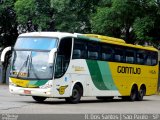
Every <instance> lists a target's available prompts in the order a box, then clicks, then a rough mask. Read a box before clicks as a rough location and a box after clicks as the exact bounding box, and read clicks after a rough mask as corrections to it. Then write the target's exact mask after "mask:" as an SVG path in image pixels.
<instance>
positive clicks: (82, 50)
mask: <svg viewBox="0 0 160 120" xmlns="http://www.w3.org/2000/svg"><path fill="white" fill-rule="evenodd" d="M85 58H86V43H85V42H83V40H81V39H76V38H75V39H74V47H73V55H72V59H85Z"/></svg>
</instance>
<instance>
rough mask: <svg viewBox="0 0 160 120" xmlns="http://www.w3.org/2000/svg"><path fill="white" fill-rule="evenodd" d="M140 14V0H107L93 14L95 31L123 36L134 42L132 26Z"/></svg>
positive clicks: (92, 20)
mask: <svg viewBox="0 0 160 120" xmlns="http://www.w3.org/2000/svg"><path fill="white" fill-rule="evenodd" d="M139 14H140V13H139V5H138V0H123V1H122V0H107V1H106V5H100V6H99V7H98V8H97V13H96V14H93V16H92V19H91V22H92V28H93V32H96V33H101V34H105V35H109V36H114V37H122V38H124V39H125V40H126V41H128V42H130V43H133V41H132V39H131V37H133V31H132V26H133V23H134V21H135V18H136V17H137V16H138V15H139Z"/></svg>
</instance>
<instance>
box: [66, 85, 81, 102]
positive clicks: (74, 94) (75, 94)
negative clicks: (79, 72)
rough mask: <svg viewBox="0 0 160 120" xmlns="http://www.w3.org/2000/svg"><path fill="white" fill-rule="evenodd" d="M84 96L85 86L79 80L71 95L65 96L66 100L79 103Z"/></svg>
mask: <svg viewBox="0 0 160 120" xmlns="http://www.w3.org/2000/svg"><path fill="white" fill-rule="evenodd" d="M82 96H83V86H82V84H81V83H80V82H77V83H75V84H74V85H73V87H72V94H71V96H70V97H67V98H65V100H66V102H69V103H73V104H76V103H79V101H80V99H81V97H82Z"/></svg>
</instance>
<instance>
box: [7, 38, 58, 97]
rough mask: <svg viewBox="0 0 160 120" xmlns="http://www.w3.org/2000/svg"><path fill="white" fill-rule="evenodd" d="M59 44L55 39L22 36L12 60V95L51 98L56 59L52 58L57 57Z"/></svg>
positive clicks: (14, 50) (16, 45) (18, 40)
mask: <svg viewBox="0 0 160 120" xmlns="http://www.w3.org/2000/svg"><path fill="white" fill-rule="evenodd" d="M57 43H58V38H53V37H39V36H38V37H37V36H34V37H33V36H32V37H31V36H20V37H19V38H18V39H17V42H16V44H15V46H14V49H13V52H12V60H11V69H10V92H11V93H14V94H20V95H31V96H34V95H35V96H46V97H51V91H52V90H51V88H52V85H53V82H52V81H53V73H54V65H53V63H54V59H52V58H50V57H51V56H55V54H54V52H55V51H56V47H57ZM53 50H55V51H54V52H52V54H51V51H53ZM53 58H54V57H53ZM51 60H52V61H53V62H52V64H50V62H49V61H51Z"/></svg>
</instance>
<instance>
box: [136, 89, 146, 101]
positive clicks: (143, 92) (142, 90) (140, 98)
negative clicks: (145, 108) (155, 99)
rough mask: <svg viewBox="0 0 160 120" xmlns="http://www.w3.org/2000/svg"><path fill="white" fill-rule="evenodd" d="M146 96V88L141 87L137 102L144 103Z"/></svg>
mask: <svg viewBox="0 0 160 120" xmlns="http://www.w3.org/2000/svg"><path fill="white" fill-rule="evenodd" d="M145 94H146V89H145V87H141V88H140V90H139V91H138V97H137V100H138V101H142V100H143V97H144V96H145Z"/></svg>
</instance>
